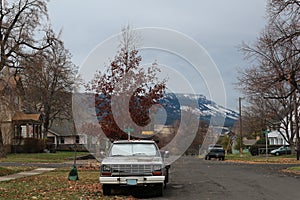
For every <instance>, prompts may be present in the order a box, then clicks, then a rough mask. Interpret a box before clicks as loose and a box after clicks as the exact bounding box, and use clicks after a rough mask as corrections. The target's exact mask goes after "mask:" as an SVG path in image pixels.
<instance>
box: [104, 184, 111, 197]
mask: <svg viewBox="0 0 300 200" xmlns="http://www.w3.org/2000/svg"><path fill="white" fill-rule="evenodd" d="M102 192H103V196H109V195H110V194H111V187H110V185H107V184H105V185H102Z"/></svg>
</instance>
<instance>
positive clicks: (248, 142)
mask: <svg viewBox="0 0 300 200" xmlns="http://www.w3.org/2000/svg"><path fill="white" fill-rule="evenodd" d="M256 142H257V140H254V139H246V138H243V143H244V144H245V145H246V146H251V145H254V144H255V143H256Z"/></svg>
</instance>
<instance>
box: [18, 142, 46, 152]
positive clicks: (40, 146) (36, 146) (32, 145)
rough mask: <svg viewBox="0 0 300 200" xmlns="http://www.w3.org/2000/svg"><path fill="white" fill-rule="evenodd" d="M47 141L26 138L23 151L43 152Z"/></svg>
mask: <svg viewBox="0 0 300 200" xmlns="http://www.w3.org/2000/svg"><path fill="white" fill-rule="evenodd" d="M45 146H46V145H45V141H44V140H43V139H36V138H24V145H23V148H22V149H23V153H41V152H43V150H44V149H45Z"/></svg>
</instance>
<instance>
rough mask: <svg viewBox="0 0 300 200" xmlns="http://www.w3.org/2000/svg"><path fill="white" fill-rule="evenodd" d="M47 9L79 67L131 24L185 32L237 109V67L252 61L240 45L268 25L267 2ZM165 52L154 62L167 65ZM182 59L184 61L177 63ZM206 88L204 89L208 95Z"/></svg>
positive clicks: (59, 3) (112, 2)
mask: <svg viewBox="0 0 300 200" xmlns="http://www.w3.org/2000/svg"><path fill="white" fill-rule="evenodd" d="M48 9H49V15H50V21H51V23H52V26H53V27H54V29H55V30H56V31H57V32H58V31H59V30H62V31H63V32H62V39H63V41H64V42H65V46H66V48H68V49H69V50H70V52H71V54H72V55H73V58H72V59H73V62H74V63H75V64H76V65H78V66H80V65H81V66H82V65H83V64H84V62H85V60H86V59H87V57H88V56H89V55H90V52H91V51H92V50H93V49H95V47H96V46H97V45H99V44H101V43H102V42H103V41H105V40H107V39H108V38H110V37H112V36H113V35H115V34H118V33H119V32H120V30H121V29H122V27H124V26H126V25H127V24H130V25H131V26H133V27H134V28H144V27H159V28H162V29H167V30H174V31H176V32H178V33H182V34H184V35H185V36H187V37H189V38H190V39H191V40H194V41H195V42H196V43H198V44H199V45H200V46H201V47H203V48H204V50H206V52H207V53H208V55H209V56H210V58H211V59H212V62H213V63H214V64H215V66H216V68H217V69H218V70H219V72H220V76H221V77H222V81H223V83H224V87H225V93H226V105H225V106H226V107H228V108H230V109H234V110H237V109H238V97H239V96H240V94H239V92H238V91H236V90H235V89H234V85H233V83H235V82H236V77H237V69H238V68H241V67H243V66H248V65H249V63H247V62H246V61H244V60H243V56H242V54H241V53H240V52H239V51H238V46H239V45H240V44H241V43H242V42H243V41H244V42H247V43H253V42H254V41H255V39H256V38H257V37H258V35H259V33H260V32H261V31H262V29H263V28H264V26H265V24H266V20H265V10H266V0H218V1H211V0H187V1H183V0H151V1H150V0H149V1H146V0H126V1H125V0H105V1H104V0H85V1H82V0H51V1H50V2H49V6H48ZM156 53H157V52H156ZM162 55H163V54H161V55H160V56H159V58H156V59H155V60H157V61H158V62H160V61H161V62H162V64H166V63H164V62H166V61H165V60H167V59H168V58H167V57H168V55H167V56H165V57H164V58H161V56H162ZM159 59H161V60H159ZM174 60H176V58H174ZM180 62H182V63H183V61H182V60H181V61H176V63H180ZM168 64H170V63H168ZM186 67H187V68H188V66H186ZM183 68H184V66H183ZM179 73H180V70H179ZM183 76H186V75H183ZM174 77H175V75H174ZM176 77H177V76H176ZM185 78H186V77H185ZM205 78H206V79H211V80H213V79H214V77H204V79H205ZM191 79H193V78H191ZM215 81H219V79H218V78H217V79H216V80H215ZM222 81H221V82H222ZM199 82H203V80H202V81H199ZM206 83H207V82H206ZM191 84H195V83H194V82H191ZM207 84H211V83H207ZM200 85H201V84H200ZM208 87H210V88H211V90H217V89H216V88H214V87H211V86H208ZM216 87H218V84H217V85H216ZM206 92H207V91H205V89H203V94H204V95H207V93H206ZM210 97H211V98H213V99H212V100H213V101H215V102H217V103H220V104H222V105H223V104H224V100H223V99H221V98H222V97H216V96H214V95H212V96H209V97H207V98H210ZM218 98H219V99H218Z"/></svg>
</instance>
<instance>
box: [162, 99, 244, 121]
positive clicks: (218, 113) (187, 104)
mask: <svg viewBox="0 0 300 200" xmlns="http://www.w3.org/2000/svg"><path fill="white" fill-rule="evenodd" d="M160 104H161V105H162V106H163V107H164V109H165V110H166V113H167V121H166V124H172V123H173V122H174V121H176V120H179V119H180V116H181V112H182V111H189V112H191V113H193V114H195V115H198V116H199V119H200V120H205V121H209V120H210V119H211V118H212V117H214V118H225V122H224V126H225V127H232V126H233V125H234V123H235V121H236V120H237V119H238V117H239V114H238V113H236V112H235V111H233V110H230V109H227V108H224V107H223V106H220V105H217V104H216V103H215V102H213V101H211V100H208V99H206V97H205V96H203V95H200V94H199V95H198V94H174V93H167V94H165V96H164V97H163V98H162V99H161V100H160ZM158 118H159V114H158Z"/></svg>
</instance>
